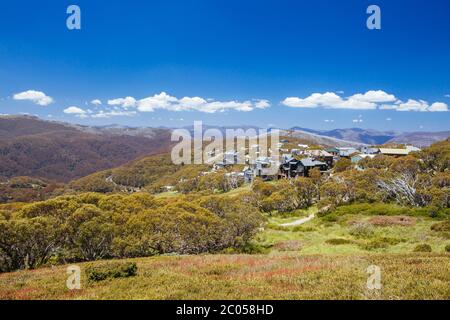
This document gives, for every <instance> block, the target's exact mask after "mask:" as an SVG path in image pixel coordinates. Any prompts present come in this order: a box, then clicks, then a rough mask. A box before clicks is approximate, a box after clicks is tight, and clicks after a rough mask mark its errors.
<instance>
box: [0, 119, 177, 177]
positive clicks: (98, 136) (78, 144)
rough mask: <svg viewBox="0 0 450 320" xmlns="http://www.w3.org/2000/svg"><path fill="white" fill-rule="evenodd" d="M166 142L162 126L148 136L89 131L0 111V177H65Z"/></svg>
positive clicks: (121, 160)
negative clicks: (8, 115) (8, 114)
mask: <svg viewBox="0 0 450 320" xmlns="http://www.w3.org/2000/svg"><path fill="white" fill-rule="evenodd" d="M170 143H171V142H170V131H169V130H165V129H155V132H154V135H153V136H152V137H150V138H148V137H144V136H129V135H125V134H122V135H119V134H109V133H108V132H105V133H90V132H86V131H83V130H81V129H79V128H77V127H74V126H70V125H68V124H63V123H56V122H48V121H43V120H40V119H38V118H34V117H0V177H2V176H3V177H7V178H10V177H15V176H30V177H38V178H46V179H50V180H55V181H59V182H66V181H69V180H71V179H75V178H79V177H83V176H86V175H88V174H91V173H93V172H96V171H99V170H104V169H108V168H112V167H116V166H119V165H121V164H124V163H126V162H128V161H130V160H133V159H136V158H138V157H140V156H143V155H148V154H156V153H160V152H166V151H167V150H169V146H170Z"/></svg>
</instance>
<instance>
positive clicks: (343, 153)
mask: <svg viewBox="0 0 450 320" xmlns="http://www.w3.org/2000/svg"><path fill="white" fill-rule="evenodd" d="M336 149H337V150H338V151H339V154H338V155H339V156H340V157H344V158H350V156H351V155H352V154H353V153H355V152H358V150H357V149H356V148H353V147H345V148H343V147H340V148H336Z"/></svg>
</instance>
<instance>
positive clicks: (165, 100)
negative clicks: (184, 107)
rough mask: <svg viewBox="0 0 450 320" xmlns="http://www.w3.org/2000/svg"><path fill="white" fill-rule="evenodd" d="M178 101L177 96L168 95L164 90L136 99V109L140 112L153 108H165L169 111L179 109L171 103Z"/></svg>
mask: <svg viewBox="0 0 450 320" xmlns="http://www.w3.org/2000/svg"><path fill="white" fill-rule="evenodd" d="M177 101H178V99H177V98H175V97H172V96H170V95H168V94H167V93H165V92H161V93H160V94H155V95H154V96H152V97H147V98H144V99H141V100H139V101H138V103H137V106H138V110H139V111H141V112H153V111H155V109H165V110H170V111H181V110H179V109H178V108H177V107H176V106H174V105H173V104H174V103H176V102H177Z"/></svg>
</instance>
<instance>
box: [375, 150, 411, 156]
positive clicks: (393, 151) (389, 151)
mask: <svg viewBox="0 0 450 320" xmlns="http://www.w3.org/2000/svg"><path fill="white" fill-rule="evenodd" d="M409 152H410V151H409V150H407V149H393V148H380V153H382V154H393V155H404V156H406V155H408V154H409Z"/></svg>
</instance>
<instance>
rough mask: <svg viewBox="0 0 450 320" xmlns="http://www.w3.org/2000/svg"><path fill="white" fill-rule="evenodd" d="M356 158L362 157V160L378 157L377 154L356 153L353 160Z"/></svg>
mask: <svg viewBox="0 0 450 320" xmlns="http://www.w3.org/2000/svg"><path fill="white" fill-rule="evenodd" d="M354 157H360V158H361V159H365V158H370V159H373V158H375V157H376V154H366V153H355V154H354V155H352V158H354Z"/></svg>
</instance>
